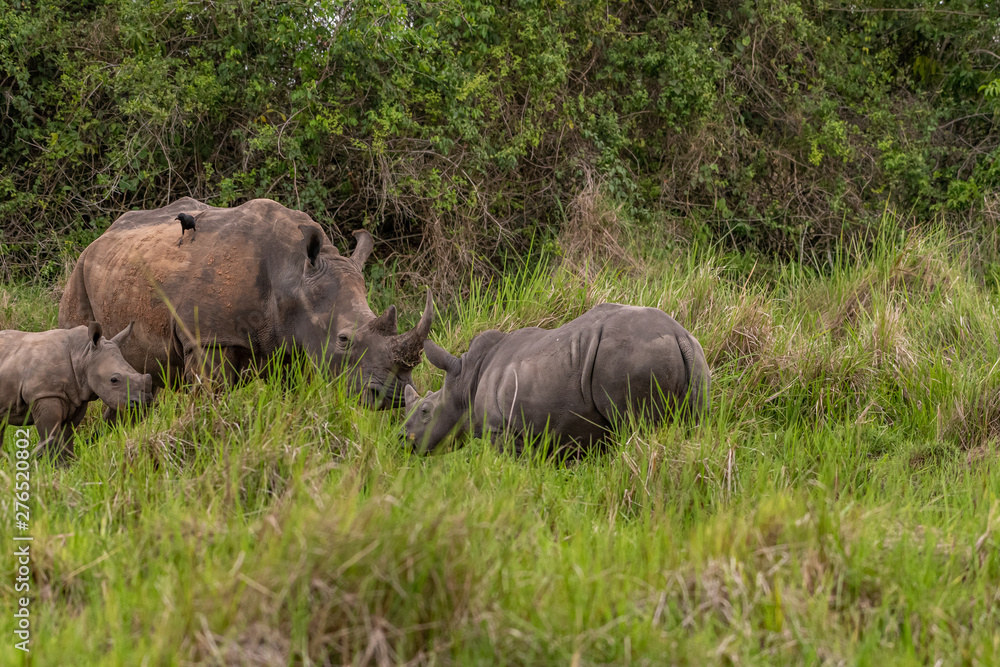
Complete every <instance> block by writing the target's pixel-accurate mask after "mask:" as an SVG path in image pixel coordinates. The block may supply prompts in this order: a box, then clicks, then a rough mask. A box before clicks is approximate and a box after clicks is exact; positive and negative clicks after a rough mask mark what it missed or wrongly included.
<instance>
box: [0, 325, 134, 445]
mask: <svg viewBox="0 0 1000 667" xmlns="http://www.w3.org/2000/svg"><path fill="white" fill-rule="evenodd" d="M131 331H132V327H131V326H128V327H126V328H125V329H124V330H123V331H121V332H120V333H119V334H118V335H117V336H115V337H114V338H112V339H111V340H108V339H106V338H104V337H103V336H102V329H101V326H100V325H99V324H97V323H96V322H91V323H90V324H89V325H88V326H79V327H75V328H73V329H54V330H52V331H42V332H38V333H31V332H24V331H13V330H7V331H0V442H2V441H3V430H4V426H5V425H6V424H12V425H15V426H21V425H30V424H34V425H35V426H37V427H38V433H39V442H40V444H41V445H42V446H43V447H45V448H47V449H48V450H49V451H51V452H52V453H55V454H56V455H57V456H60V457H62V456H66V455H69V454H72V452H73V437H72V436H73V431H74V430H75V429H76V427H77V426H78V425H79V424H80V422H81V421H82V420H83V417H84V416H85V415H86V414H87V403H89V402H90V401H94V400H97V399H98V398H100V399H101V400H102V401H104V402H105V403H106V404H107V405H109V406H112V407H114V408H116V409H122V408H125V407H127V406H129V405H138V406H142V405H146V404H147V403H149V402H150V401H151V400H152V397H153V378H152V377H151V376H150V375H148V374H146V375H141V374H139V373H137V372H136V370H135V369H134V368H132V366H130V365H129V364H128V363H127V362H126V361H125V359H124V358H123V357H122V354H121V350H120V346H121V345H122V344H124V343H125V342H127V341H128V339H129V336H130V332H131Z"/></svg>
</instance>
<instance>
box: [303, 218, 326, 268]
mask: <svg viewBox="0 0 1000 667" xmlns="http://www.w3.org/2000/svg"><path fill="white" fill-rule="evenodd" d="M299 231H300V232H302V239H303V241H305V250H306V259H308V260H309V265H310V266H316V259H317V258H318V257H319V252H320V250H322V249H323V232H322V231H320V230H318V229H316V228H315V227H313V226H312V225H299Z"/></svg>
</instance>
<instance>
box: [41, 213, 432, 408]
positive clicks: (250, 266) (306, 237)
mask: <svg viewBox="0 0 1000 667" xmlns="http://www.w3.org/2000/svg"><path fill="white" fill-rule="evenodd" d="M182 213H185V214H186V215H188V216H191V217H192V218H193V219H196V220H197V225H198V226H197V235H195V234H190V235H189V236H188V237H187V238H186V239H185V240H184V243H183V244H182V245H178V243H177V238H178V232H180V231H181V229H180V225H179V224H178V222H177V221H178V219H179V216H180V214H182ZM192 214H193V215H192ZM354 235H355V237H356V238H357V240H358V243H357V248H356V249H355V250H354V253H353V254H352V255H351V256H350V257H344V256H341V255H340V253H338V252H337V248H336V247H335V246H334V245H333V243H331V242H330V241H329V239H327V237H326V235H325V234H324V233H323V229H322V228H321V227H320V226H319V225H318V224H316V223H315V222H314V221H313V220H312V219H311V218H310V217H309V216H308V215H306V214H305V213H302V212H300V211H293V210H291V209H287V208H285V207H284V206H282V205H281V204H278V203H277V202H274V201H271V200H269V199H255V200H253V201H249V202H247V203H245V204H243V205H242V206H237V207H235V208H228V209H227V208H215V207H212V206H208V205H207V204H203V203H201V202H198V201H196V200H194V199H190V198H187V197H185V198H183V199H179V200H177V201H175V202H174V203H172V204H170V205H169V206H165V207H164V208H160V209H155V210H151V211H131V212H129V213H126V214H125V215H123V216H122V217H120V218H119V219H118V220H117V221H115V223H114V224H113V225H111V227H110V228H109V229H108V230H107V231H106V232H105V233H104V234H103V235H102V236H101V237H100V238H98V239H97V240H96V241H94V242H93V243H91V244H90V246H88V247H87V248H86V249H85V250H84V251H83V253H82V254H81V255H80V259H79V261H78V262H77V264H76V268H75V269H74V270H73V274H72V275H71V276H70V279H69V283H68V284H67V286H66V291H65V293H64V294H63V298H62V302H61V303H60V304H59V325H60V326H62V327H72V326H76V325H78V324H80V323H83V322H86V321H88V320H96V321H98V322H100V323H101V324H103V325H104V326H105V327H106V328H110V329H113V328H116V327H121V326H124V325H125V324H126V323H128V322H129V321H130V320H135V333H134V334H133V335H132V337H131V339H130V340H129V341H128V343H127V344H126V345H125V346H124V347H123V348H122V354H123V355H124V356H125V359H126V360H127V361H128V362H129V363H131V364H132V365H133V366H135V367H136V368H138V369H140V370H143V371H152V372H154V375H155V378H154V381H155V382H156V383H157V385H158V386H163V384H165V383H166V382H168V381H169V382H174V381H176V380H178V379H180V378H181V376H182V374H183V376H184V377H185V378H186V379H188V380H189V381H190V380H194V379H195V378H196V376H197V374H198V373H199V372H200V371H199V369H200V368H201V364H202V362H203V360H205V359H214V360H216V361H215V363H212V364H211V371H212V372H220V374H221V375H222V376H223V377H224V378H225V379H226V380H231V379H233V375H234V373H239V372H241V371H243V370H244V369H247V368H249V367H251V366H258V367H259V366H260V365H261V362H263V361H265V360H267V359H269V358H270V357H272V355H274V354H275V353H276V352H277V351H278V350H279V349H281V348H282V346H284V349H285V350H286V351H293V350H303V351H305V352H306V353H308V354H309V355H310V356H312V357H313V358H314V359H317V360H319V359H321V358H325V359H326V360H327V362H328V363H329V364H330V365H331V368H332V369H334V370H335V371H336V372H340V371H342V370H345V369H346V370H347V371H349V372H350V374H351V375H350V377H351V380H352V384H353V386H354V388H355V389H356V390H357V391H359V393H360V394H361V395H362V398H363V400H364V401H365V402H366V403H367V404H369V405H371V406H373V407H374V406H378V407H386V406H388V405H401V404H402V400H403V391H402V388H403V387H404V386H406V385H410V384H412V380H411V379H410V371H411V370H412V369H413V367H414V366H416V365H417V363H419V361H420V352H421V349H422V348H421V346H422V344H423V342H424V340H425V339H426V338H427V334H428V333H429V332H430V327H431V320H432V318H433V313H434V310H433V306H432V304H431V297H430V294H429V293H428V295H427V305H426V308H425V309H424V313H423V317H421V319H420V322H419V324H418V325H417V326H416V327H415V328H414V329H413V330H411V331H409V332H407V333H404V334H401V335H399V334H398V332H397V330H396V308H395V306H390V307H389V308H388V309H387V310H386V311H385V313H383V314H382V315H381V316H380V317H375V314H374V313H372V311H371V309H370V308H369V307H368V301H367V291H366V289H365V283H364V278H363V277H362V275H361V269H362V267H363V266H364V263H365V260H366V259H367V257H368V255H369V253H370V252H371V249H372V245H373V242H372V237H371V235H370V234H368V232H365V231H362V230H359V231H356V232H355V233H354ZM324 355H325V356H324ZM220 361H221V363H219V362H220ZM158 368H162V369H163V370H162V371H158V370H157V369H158Z"/></svg>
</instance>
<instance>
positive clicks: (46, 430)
mask: <svg viewBox="0 0 1000 667" xmlns="http://www.w3.org/2000/svg"><path fill="white" fill-rule="evenodd" d="M66 412H67V410H66V404H65V403H64V402H63V401H62V399H59V398H41V399H39V400H37V401H35V402H34V404H33V405H32V406H31V417H32V421H34V422H35V426H36V427H37V428H38V447H39V448H40V449H41V450H42V451H44V452H45V453H47V454H50V455H52V456H53V458H55V459H56V460H57V461H63V460H65V459H66V458H67V457H68V456H71V455H72V454H73V437H72V432H70V434H69V437H68V438H67V433H66V431H67V429H64V428H63V425H64V424H63V421H64V420H65V419H66ZM74 415H75V413H74ZM66 425H67V426H71V424H69V423H67V424H66Z"/></svg>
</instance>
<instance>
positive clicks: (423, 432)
mask: <svg viewBox="0 0 1000 667" xmlns="http://www.w3.org/2000/svg"><path fill="white" fill-rule="evenodd" d="M424 352H425V354H426V355H427V360H428V361H430V362H431V363H432V364H433V365H434V366H436V367H438V368H440V369H442V370H444V371H446V372H447V375H446V376H445V381H444V386H443V387H441V389H439V390H437V391H428V392H427V394H426V395H424V396H423V397H421V396H420V394H419V393H417V390H416V389H414V388H413V387H410V386H407V387H406V389H405V398H406V414H407V419H406V423H405V424H404V426H403V430H404V433H405V437H406V441H407V443H408V444H410V445H411V446H412V447H413V448H414V449H416V450H417V451H419V452H429V451H431V450H433V449H434V448H435V447H437V446H438V445H439V444H440V443H441V441H442V440H444V439H445V438H447V437H448V436H449V435H450V434H452V432H453V431H454V435H456V436H457V435H459V434H460V433H461V432H462V431H463V430H464V427H465V426H467V420H466V419H465V416H466V413H467V412H468V405H469V401H468V391H467V388H466V387H464V384H463V382H462V377H461V374H462V360H461V359H459V358H458V357H456V356H454V355H452V354H451V353H450V352H448V351H447V350H445V349H444V348H442V347H441V346H439V345H437V344H435V343H434V342H432V341H426V342H425V343H424Z"/></svg>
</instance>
